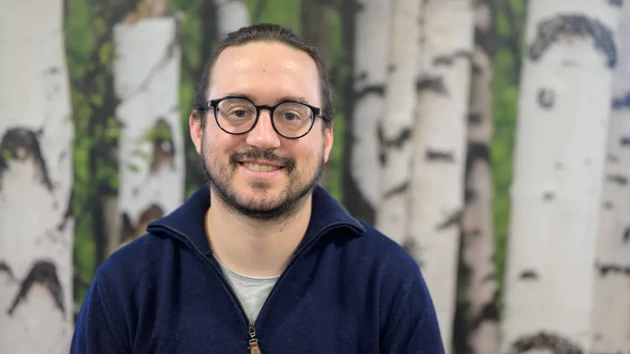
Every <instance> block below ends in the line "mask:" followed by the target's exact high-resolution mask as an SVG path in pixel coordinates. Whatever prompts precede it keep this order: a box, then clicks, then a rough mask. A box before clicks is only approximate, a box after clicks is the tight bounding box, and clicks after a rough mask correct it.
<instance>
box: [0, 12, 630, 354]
mask: <svg viewBox="0 0 630 354" xmlns="http://www.w3.org/2000/svg"><path fill="white" fill-rule="evenodd" d="M38 11H39V12H38ZM263 22H270V23H276V24H280V25H283V26H286V27H288V28H290V29H292V30H293V31H295V32H296V33H298V34H301V35H303V36H304V37H306V38H307V39H309V40H310V41H312V42H313V43H314V44H315V45H316V46H317V47H318V49H319V50H320V52H321V55H322V57H323V59H324V61H325V64H326V65H327V67H328V70H329V75H330V78H331V83H332V87H333V91H332V98H333V103H334V107H335V111H336V113H335V145H334V147H333V152H332V161H331V162H330V163H329V164H328V166H327V168H326V171H325V173H324V176H323V179H322V182H321V183H322V185H323V186H324V187H325V188H326V189H327V190H328V191H329V192H330V193H331V194H332V195H333V196H334V197H335V198H336V199H337V200H339V201H340V202H341V203H342V204H344V206H345V207H346V208H347V209H348V210H349V211H350V212H351V213H352V214H353V215H354V216H356V217H358V218H361V219H363V220H366V221H367V222H369V223H370V224H373V225H375V226H376V227H377V228H378V229H380V230H381V231H383V232H384V233H385V234H387V235H388V236H390V237H392V238H393V239H395V240H396V241H397V242H399V243H400V244H401V245H402V246H403V247H404V248H405V249H406V250H407V251H408V252H409V253H410V254H411V255H412V256H413V257H414V258H415V259H416V260H417V261H418V263H419V264H420V266H421V269H422V270H423V274H424V275H425V277H426V279H427V282H428V285H429V288H430V289H431V291H432V293H433V296H434V299H435V302H436V309H437V312H438V316H439V320H440V326H441V330H442V332H443V333H442V334H443V337H444V341H445V346H446V349H447V351H448V352H449V353H456V354H466V353H477V354H486V353H487V354H494V353H534V352H536V353H556V354H565V353H630V186H628V177H629V175H630V64H629V63H630V4H626V3H624V2H622V1H621V0H619V1H613V0H600V1H590V2H587V1H575V0H553V1H552V0H528V1H519V0H440V1H437V0H388V1H385V0H321V1H319V0H246V1H244V0H172V1H170V2H169V1H166V0H21V1H12V0H0V43H1V44H0V51H1V52H0V82H2V84H0V97H2V101H1V102H0V139H1V145H0V235H1V236H0V289H2V290H1V291H0V306H1V310H2V311H0V329H1V330H0V353H58V352H64V351H67V348H68V343H69V339H70V337H71V335H72V329H73V319H74V317H75V316H76V314H77V312H78V310H79V309H80V307H81V304H82V301H83V298H84V296H85V293H86V290H87V288H88V286H89V285H90V283H91V281H92V278H93V276H94V272H95V270H96V268H97V267H98V266H99V264H101V263H102V262H103V261H104V260H105V259H106V258H107V257H108V256H109V255H111V253H112V252H115V251H116V250H117V249H118V248H119V247H122V246H123V245H124V244H125V243H127V242H129V241H130V240H133V239H134V238H136V237H138V236H140V235H142V234H143V233H144V230H145V227H146V225H147V224H148V223H149V222H151V221H152V220H155V219H156V218H159V217H161V216H163V215H165V214H167V213H168V212H170V211H171V210H173V209H174V208H176V207H177V206H178V205H179V204H181V203H182V202H183V200H184V199H185V198H186V197H188V196H190V195H191V194H192V192H194V191H195V190H196V189H198V188H199V187H200V186H203V185H204V184H205V183H206V181H205V176H204V174H203V171H202V169H201V168H200V165H199V157H198V155H197V153H196V151H195V149H194V147H193V146H192V142H191V141H190V138H189V135H188V117H189V114H190V112H191V107H192V104H193V99H194V91H195V88H196V85H197V84H198V82H199V79H200V78H201V76H202V72H203V70H204V63H205V62H206V61H207V60H208V59H209V58H210V55H211V54H212V51H213V50H214V49H215V48H216V47H217V45H218V43H219V41H220V40H221V39H222V38H224V37H225V35H226V34H227V33H228V32H231V31H234V30H236V29H238V28H240V27H241V26H245V25H248V24H252V23H263ZM51 205H52V206H53V207H52V208H51V207H50V206H51ZM60 313H61V314H62V316H59V314H60ZM34 319H37V320H34ZM59 324H61V325H59ZM50 328H58V329H56V330H50Z"/></svg>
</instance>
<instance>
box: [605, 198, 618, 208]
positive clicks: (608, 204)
mask: <svg viewBox="0 0 630 354" xmlns="http://www.w3.org/2000/svg"><path fill="white" fill-rule="evenodd" d="M614 207H615V204H614V203H613V202H611V201H610V200H606V201H604V209H608V210H610V209H612V208H614Z"/></svg>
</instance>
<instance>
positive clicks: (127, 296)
mask: <svg viewBox="0 0 630 354" xmlns="http://www.w3.org/2000/svg"><path fill="white" fill-rule="evenodd" d="M174 250H175V245H173V242H172V240H168V239H164V238H161V237H157V236H155V235H153V234H150V233H147V234H145V235H143V236H141V237H138V238H136V239H135V240H133V241H131V242H129V243H128V244H126V245H124V246H122V247H120V248H119V249H118V250H116V251H115V252H114V253H112V254H111V255H110V256H109V257H107V258H106V259H105V261H104V262H103V263H102V264H100V265H99V266H98V268H97V269H96V272H95V275H94V281H95V282H98V283H99V287H100V288H101V290H100V291H101V293H102V296H106V297H108V298H109V299H110V300H111V301H112V302H113V303H123V302H128V301H130V300H132V299H134V298H135V296H133V295H138V294H136V292H137V291H139V290H142V289H146V286H147V284H149V283H154V282H155V281H156V280H157V278H158V277H159V269H160V267H162V266H163V265H164V263H165V262H169V261H170V260H169V258H168V257H165V255H166V254H172V253H173V252H174Z"/></svg>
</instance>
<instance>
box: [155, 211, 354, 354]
mask: <svg viewBox="0 0 630 354" xmlns="http://www.w3.org/2000/svg"><path fill="white" fill-rule="evenodd" d="M153 226H155V227H163V228H165V229H167V230H169V231H171V232H173V233H175V234H177V235H179V236H181V237H183V238H184V239H185V241H186V243H188V244H189V245H190V246H192V248H193V249H194V250H195V251H196V252H197V253H198V255H200V256H201V257H202V258H203V260H204V261H206V263H207V265H209V266H210V268H212V269H213V270H214V271H215V272H217V273H218V274H217V275H218V276H219V279H220V281H221V283H222V284H223V288H224V289H225V290H226V291H227V292H228V294H230V296H232V300H233V301H234V302H235V303H236V304H237V305H238V308H239V310H240V311H241V315H242V316H243V318H244V319H245V323H247V333H248V340H247V342H248V344H249V348H248V349H249V352H250V354H262V352H261V350H260V346H259V345H258V338H256V325H255V323H254V322H252V321H250V320H249V318H247V314H246V313H245V310H244V309H243V305H241V302H240V301H239V300H238V297H237V296H236V294H235V293H234V291H233V290H232V287H231V286H230V285H229V284H228V283H227V280H226V279H225V277H224V276H223V273H222V272H221V269H217V268H218V267H217V266H216V265H215V264H213V263H212V262H211V260H210V259H208V256H206V255H205V254H204V253H203V252H202V251H201V250H200V249H199V247H197V245H196V244H195V243H194V242H193V241H192V239H191V238H190V237H188V236H187V235H186V234H184V233H182V232H180V231H178V230H176V229H174V228H172V227H170V226H168V225H166V224H161V223H159V224H153ZM343 226H348V227H351V228H354V229H358V227H357V226H355V225H353V224H351V223H348V222H346V221H338V222H334V223H331V224H328V225H326V226H324V227H323V228H322V229H321V230H319V231H318V232H317V233H316V234H315V235H313V237H311V238H310V239H309V240H308V241H307V242H306V243H305V244H303V245H302V247H300V248H299V249H298V250H297V252H296V253H295V254H294V255H293V257H292V258H291V261H290V262H289V264H288V265H287V267H286V268H285V269H284V271H283V272H282V274H281V275H280V277H279V278H278V281H276V283H275V284H274V286H273V288H272V289H271V291H270V292H269V296H267V298H266V299H265V302H264V303H263V305H262V307H261V309H260V313H259V315H258V319H259V318H260V317H261V315H262V314H263V311H264V309H265V308H266V307H267V303H268V302H269V300H270V299H271V297H272V296H273V294H274V293H275V292H276V289H277V288H278V286H279V284H280V282H281V281H282V280H283V279H284V278H285V277H286V274H287V273H288V272H289V271H290V270H291V268H292V267H293V266H294V264H295V263H297V262H296V261H297V260H298V259H299V256H300V255H301V254H302V253H303V252H304V250H306V249H308V248H309V246H310V245H312V244H313V243H314V242H315V241H317V240H318V239H319V238H320V237H321V236H322V235H324V234H325V233H327V232H329V231H331V230H334V229H337V228H341V227H343Z"/></svg>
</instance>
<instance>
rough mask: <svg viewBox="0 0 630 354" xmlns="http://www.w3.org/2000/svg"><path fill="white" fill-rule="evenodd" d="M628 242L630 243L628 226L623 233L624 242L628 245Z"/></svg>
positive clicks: (629, 228)
mask: <svg viewBox="0 0 630 354" xmlns="http://www.w3.org/2000/svg"><path fill="white" fill-rule="evenodd" d="M628 241H630V226H627V227H626V230H625V231H624V232H623V242H624V243H628Z"/></svg>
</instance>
